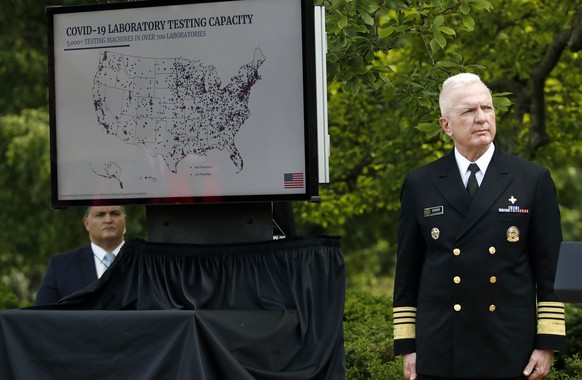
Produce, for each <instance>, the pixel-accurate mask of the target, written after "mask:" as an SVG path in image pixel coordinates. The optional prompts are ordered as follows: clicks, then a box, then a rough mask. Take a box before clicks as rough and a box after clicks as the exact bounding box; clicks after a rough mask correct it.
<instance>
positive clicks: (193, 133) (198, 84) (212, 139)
mask: <svg viewBox="0 0 582 380" xmlns="http://www.w3.org/2000/svg"><path fill="white" fill-rule="evenodd" d="M264 61H265V57H264V56H263V54H262V52H261V49H259V48H256V49H255V52H254V58H253V61H252V62H250V63H247V64H244V65H242V66H241V67H240V68H239V70H238V73H237V75H235V76H234V77H232V78H231V79H230V83H228V84H227V85H226V86H224V87H223V86H222V83H221V80H220V78H219V76H218V73H217V72H216V68H215V67H214V66H211V65H209V66H204V65H203V64H202V63H201V62H200V61H198V60H188V59H185V58H145V57H136V56H130V55H124V54H119V53H114V52H111V51H103V52H101V53H100V58H99V65H98V67H97V73H96V74H95V80H94V83H93V102H94V105H95V112H96V114H97V120H98V122H99V125H100V126H101V127H102V128H103V129H104V130H105V131H106V132H107V133H108V134H110V135H113V136H115V137H117V138H119V139H121V140H122V141H124V142H126V143H127V144H132V145H137V144H143V145H145V146H146V147H147V149H148V150H149V152H150V154H151V155H152V156H153V157H155V156H157V155H161V156H162V158H163V159H164V161H165V163H166V165H167V166H168V169H169V170H170V171H171V172H173V173H176V172H177V166H178V163H179V162H180V161H181V160H183V159H184V158H185V157H186V156H187V155H189V154H193V155H197V156H205V155H206V154H207V152H208V151H209V150H211V149H219V150H221V151H222V150H224V149H225V148H226V149H227V151H228V153H229V155H230V159H231V161H232V163H233V164H234V165H235V166H236V168H237V169H238V172H240V171H241V170H243V167H244V164H243V159H242V157H241V155H240V153H239V151H238V149H237V147H236V145H235V137H236V134H237V133H238V132H239V130H240V128H241V126H242V125H243V124H244V122H245V121H246V120H247V119H248V118H249V116H250V111H249V108H248V102H249V95H250V92H251V88H252V87H253V85H254V84H255V83H256V82H257V80H259V79H261V78H260V76H259V74H258V68H259V67H260V66H261V65H262V64H263V62H264Z"/></svg>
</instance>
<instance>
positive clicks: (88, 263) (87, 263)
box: [79, 245, 97, 285]
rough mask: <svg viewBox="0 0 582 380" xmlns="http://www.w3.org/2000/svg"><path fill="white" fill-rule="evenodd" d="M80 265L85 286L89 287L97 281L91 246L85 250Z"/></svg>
mask: <svg viewBox="0 0 582 380" xmlns="http://www.w3.org/2000/svg"><path fill="white" fill-rule="evenodd" d="M79 265H80V266H81V268H80V269H81V273H83V279H84V280H85V281H86V284H85V285H88V284H90V283H92V282H93V281H95V280H97V269H95V260H94V259H93V250H92V249H91V246H90V245H89V246H88V247H85V248H84V249H83V254H82V255H81V260H80V261H79Z"/></svg>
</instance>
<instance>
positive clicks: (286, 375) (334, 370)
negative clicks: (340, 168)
mask: <svg viewBox="0 0 582 380" xmlns="http://www.w3.org/2000/svg"><path fill="white" fill-rule="evenodd" d="M344 292H345V267H344V262H343V253H342V251H341V247H340V239H339V238H337V237H327V236H324V237H314V238H291V239H282V240H274V241H266V242H258V243H244V244H224V245H191V244H166V243H151V242H146V241H143V240H131V241H128V242H127V243H126V244H125V245H124V247H123V249H122V250H121V252H120V253H119V255H118V257H117V259H116V260H115V261H114V262H113V264H112V265H111V267H110V268H109V269H108V270H107V271H106V272H105V274H104V275H103V276H102V277H101V279H99V280H97V281H96V282H95V283H93V284H91V285H89V286H88V287H87V288H85V289H83V290H81V291H79V292H77V293H74V294H72V295H70V296H68V297H66V298H64V299H62V300H61V301H59V302H58V303H57V304H54V305H48V306H47V305H44V306H37V307H32V308H28V309H26V310H18V311H12V312H3V313H0V327H1V328H2V329H3V331H4V330H6V329H10V328H12V329H17V330H18V331H20V335H19V334H12V333H11V334H2V341H1V342H0V358H2V357H3V355H4V356H10V357H13V356H18V355H9V354H8V353H7V352H8V351H4V352H3V350H11V349H12V350H15V347H22V345H24V347H29V346H30V343H26V341H28V340H29V339H33V336H35V335H36V334H38V333H39V330H40V331H42V334H41V335H44V338H45V339H40V340H42V342H40V341H39V338H38V337H37V338H36V339H37V341H39V342H38V345H40V346H41V348H38V347H37V350H36V351H35V354H34V357H35V358H38V357H39V356H42V355H43V352H45V351H46V352H49V351H50V352H57V353H58V352H59V350H64V351H63V352H60V354H61V355H62V356H64V357H67V356H68V357H70V358H71V361H70V362H67V365H68V367H67V368H68V369H67V370H68V371H69V372H67V376H79V374H83V373H87V366H86V363H84V362H86V360H85V361H84V360H83V358H86V357H87V355H82V357H78V356H76V355H75V353H71V352H68V351H70V350H71V349H72V347H71V346H69V345H68V343H66V342H68V341H69V340H63V339H59V338H62V330H61V334H60V336H59V332H58V331H59V329H58V328H57V329H54V328H52V327H51V324H52V325H58V326H60V324H62V323H63V319H62V318H68V319H69V321H68V324H67V326H69V328H68V333H69V334H72V335H73V336H79V335H82V336H84V337H86V339H87V340H91V339H93V340H97V341H100V340H104V341H108V340H109V341H111V340H113V341H120V340H121V341H123V342H125V345H121V347H125V348H126V349H128V350H129V349H130V348H131V350H130V351H128V352H131V355H132V356H133V357H135V358H136V360H138V361H135V362H127V363H124V364H125V365H127V366H128V367H125V368H128V370H129V369H131V366H139V367H140V368H142V370H143V371H145V372H143V373H142V374H141V375H140V377H139V378H140V379H147V378H152V379H160V378H168V379H181V378H184V379H187V378H190V379H197V378H200V379H217V380H218V379H221V380H222V379H269V380H270V379H333V380H337V379H341V378H344V377H345V358H344V349H343V321H342V318H343V306H344ZM103 310H107V311H109V312H108V313H105V314H103ZM158 310H164V311H167V312H155V313H152V311H158ZM67 311H70V313H67ZM80 311H84V312H82V313H79V312H80ZM87 311H94V312H93V313H91V312H87ZM113 311H115V312H113ZM19 313H20V314H19ZM67 315H68V316H67ZM35 316H37V317H38V321H36V323H33V322H31V321H30V320H28V321H27V322H26V323H27V325H28V326H30V325H31V324H32V325H35V327H33V328H32V330H31V329H30V328H29V329H24V328H22V329H20V328H18V325H20V324H21V323H24V322H23V321H25V320H27V318H33V319H34V318H35ZM77 316H78V318H80V319H77ZM103 318H106V319H112V321H111V324H112V325H113V326H116V327H112V328H107V327H102V325H103ZM144 318H145V319H147V320H148V321H150V322H149V323H148V324H147V325H144V329H145V331H141V330H140V329H139V328H134V329H132V331H133V333H132V334H133V335H131V334H130V335H129V336H127V335H126V336H124V331H126V330H124V329H123V328H120V327H119V326H127V325H128V324H129V326H141V325H143V320H144ZM176 318H178V319H176ZM93 319H95V321H93ZM132 321H133V322H132ZM138 321H139V322H138ZM92 322H95V323H97V324H98V325H99V326H101V327H102V328H100V329H95V330H94V329H88V328H87V326H90V325H91V323H92ZM154 328H155V331H156V332H155V333H154V332H152V329H154ZM176 329H178V330H176ZM75 330H77V335H75ZM164 332H167V333H164ZM92 334H93V335H92ZM144 334H145V336H144ZM8 335H10V336H11V339H7V338H6V336H8ZM147 337H149V338H151V340H152V341H151V342H150V343H151V345H152V346H151V347H149V348H148V346H146V348H144V347H143V346H139V347H141V348H138V347H136V346H134V342H135V341H136V339H137V340H140V339H142V340H143V339H145V340H146V341H147V339H148V338H147ZM99 349H100V348H99V347H96V348H95V350H96V351H98V350H99ZM21 351H22V354H23V355H24V356H26V354H25V353H26V352H27V350H26V349H25V348H22V349H21ZM29 351H30V350H29ZM13 352H14V351H13ZM169 352H172V355H168V353H169ZM95 354H97V352H95ZM160 355H161V356H160ZM21 356H22V355H21ZM51 356H54V355H51ZM56 356H58V355H56ZM32 359H33V358H31V359H30V360H32ZM30 360H29V359H26V358H24V359H21V360H20V361H16V362H15V361H13V360H9V362H10V363H8V364H7V365H6V368H5V369H4V370H5V371H6V372H2V369H1V368H0V378H4V377H2V376H1V375H2V374H3V373H4V374H8V373H11V374H14V373H15V372H18V371H20V372H22V371H25V369H24V368H34V370H36V371H40V372H34V373H33V372H30V373H29V375H30V374H32V375H37V374H38V373H44V372H43V368H44V367H43V366H45V365H46V368H45V369H46V370H47V371H48V368H54V364H55V363H54V362H51V361H50V360H46V361H43V360H38V359H35V360H34V363H31V362H30ZM0 361H2V360H0ZM160 363H161V364H160ZM184 363H187V364H184ZM102 364H103V365H105V364H106V363H102ZM160 365H163V367H164V368H166V369H165V373H168V374H170V373H171V374H172V375H171V376H169V377H165V376H162V377H160V373H161V372H164V371H161V372H160V368H159V366H160ZM1 366H2V365H0V367H1ZM75 366H78V368H79V371H80V372H79V373H78V374H77V372H74V367H75ZM148 366H149V367H148ZM15 368H18V371H17V370H16V369H15ZM83 368H84V372H83ZM136 368H137V367H136ZM120 371H122V370H121V369H119V368H118V370H117V372H115V373H117V374H119V373H120ZM97 373H100V372H97ZM128 373H129V372H128ZM134 373H135V372H134ZM154 373H155V374H156V375H151V376H152V377H150V374H154ZM45 378H47V379H49V378H52V377H45ZM77 378H89V377H77ZM92 378H99V376H98V375H96V374H95V373H93V375H92ZM103 378H112V377H103ZM132 378H135V377H132Z"/></svg>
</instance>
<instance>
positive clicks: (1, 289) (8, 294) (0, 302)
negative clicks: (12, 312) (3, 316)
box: [0, 284, 20, 310]
mask: <svg viewBox="0 0 582 380" xmlns="http://www.w3.org/2000/svg"><path fill="white" fill-rule="evenodd" d="M19 307H20V304H19V302H18V298H17V297H16V295H15V294H14V293H13V292H12V290H11V289H10V287H9V286H8V285H4V284H0V310H5V309H17V308H19Z"/></svg>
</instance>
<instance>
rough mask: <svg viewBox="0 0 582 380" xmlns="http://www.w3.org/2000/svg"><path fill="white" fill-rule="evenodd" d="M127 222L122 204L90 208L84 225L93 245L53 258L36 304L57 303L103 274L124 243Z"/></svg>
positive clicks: (84, 218)
mask: <svg viewBox="0 0 582 380" xmlns="http://www.w3.org/2000/svg"><path fill="white" fill-rule="evenodd" d="M125 222H126V217H125V208H124V207H123V206H92V207H88V208H87V209H86V210H85V216H84V217H83V225H84V226H85V229H86V230H87V232H88V233H89V240H90V241H91V242H90V244H89V245H86V246H84V247H81V248H78V249H75V250H73V251H70V252H67V253H61V254H58V255H54V256H52V257H51V258H50V260H49V264H48V268H47V270H46V273H45V275H44V277H43V279H42V282H41V285H40V288H39V289H38V292H37V294H36V300H35V302H34V303H35V305H41V304H50V303H55V302H57V301H58V300H60V299H61V298H63V297H65V296H68V295H69V294H71V293H74V292H75V291H77V290H80V289H83V288H84V287H86V286H87V285H89V284H90V283H92V282H93V281H95V280H97V278H99V277H101V275H102V274H103V272H105V270H107V268H108V267H109V265H111V262H112V261H113V258H115V256H116V255H117V253H118V252H119V250H120V249H121V247H122V245H123V243H124V236H125Z"/></svg>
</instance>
